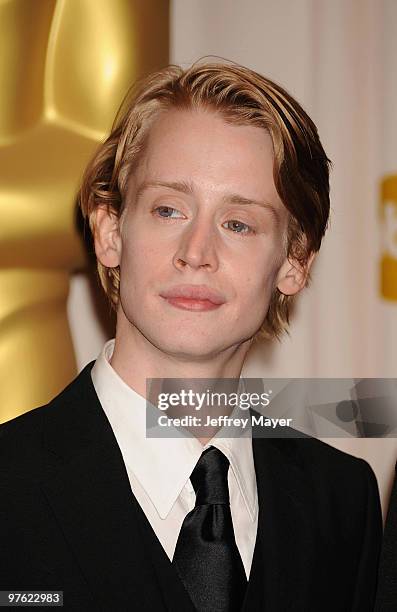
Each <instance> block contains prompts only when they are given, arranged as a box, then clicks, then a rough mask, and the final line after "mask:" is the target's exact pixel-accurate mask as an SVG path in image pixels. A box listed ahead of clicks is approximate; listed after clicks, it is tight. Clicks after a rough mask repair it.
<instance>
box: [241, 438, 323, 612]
mask: <svg viewBox="0 0 397 612" xmlns="http://www.w3.org/2000/svg"><path fill="white" fill-rule="evenodd" d="M254 435H255V433H254ZM274 435H275V436H276V435H279V436H282V435H284V436H285V429H284V431H282V432H280V431H278V432H277V431H275V432H274ZM252 442H253V454H254V464H255V472H256V479H257V487H258V503H259V515H258V532H257V539H256V544H255V551H254V556H253V561H252V567H251V573H250V578H249V583H248V588H247V595H246V599H245V606H244V608H243V609H244V611H245V612H248V611H251V610H252V611H253V610H259V609H260V610H265V611H269V612H276V611H280V612H281V611H284V610H310V601H311V599H312V594H313V591H312V588H313V585H312V584H311V579H310V576H311V575H313V572H312V571H311V567H312V566H313V564H314V559H315V541H314V538H313V532H314V530H313V521H314V515H313V513H312V499H313V492H312V491H311V490H310V484H309V483H308V482H307V481H306V480H305V478H304V472H303V470H302V469H301V467H300V465H299V456H298V445H297V440H296V439H294V438H285V437H284V438H281V437H280V438H276V437H274V438H256V437H254V438H253V441H252ZM301 443H302V442H300V444H301Z"/></svg>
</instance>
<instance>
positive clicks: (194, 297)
mask: <svg viewBox="0 0 397 612" xmlns="http://www.w3.org/2000/svg"><path fill="white" fill-rule="evenodd" d="M160 295H161V297H162V298H165V299H166V300H167V301H168V302H169V303H171V304H172V305H173V306H177V307H179V308H183V309H184V310H213V309H214V308H217V307H219V306H221V305H222V304H224V303H225V302H226V298H225V297H224V296H223V295H222V294H221V293H220V292H219V291H217V290H216V289H212V288H211V287H208V286H207V285H176V286H174V287H170V288H169V289H166V290H164V291H162V292H161V293H160Z"/></svg>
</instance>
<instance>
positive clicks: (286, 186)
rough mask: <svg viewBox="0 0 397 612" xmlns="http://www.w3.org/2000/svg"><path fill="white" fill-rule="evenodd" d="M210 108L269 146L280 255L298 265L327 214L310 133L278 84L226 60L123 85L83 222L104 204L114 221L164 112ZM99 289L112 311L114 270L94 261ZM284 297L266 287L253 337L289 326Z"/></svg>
mask: <svg viewBox="0 0 397 612" xmlns="http://www.w3.org/2000/svg"><path fill="white" fill-rule="evenodd" d="M171 108H173V109H175V108H180V109H195V108H206V109H212V110H213V111H215V112H218V113H220V114H221V116H222V117H223V118H224V119H225V121H227V122H229V123H233V124H237V125H253V126H257V127H261V128H264V129H265V130H267V131H268V133H269V134H270V136H271V139H272V142H273V149H274V169H273V176H274V182H275V186H276V189H277V192H278V194H279V196H280V198H281V200H282V202H283V203H284V205H285V207H286V208H287V210H288V211H289V213H290V215H289V224H288V231H287V256H288V258H289V259H294V260H296V261H298V262H299V264H300V265H302V266H304V265H305V263H306V262H307V260H308V258H309V256H310V254H311V253H313V252H316V251H318V250H319V248H320V245H321V240H322V237H323V235H324V233H325V230H326V227H327V223H328V216H329V206H330V204H329V166H330V164H331V162H330V160H329V159H328V158H327V156H326V154H325V152H324V149H323V147H322V145H321V142H320V139H319V136H318V132H317V128H316V126H315V124H314V123H313V121H312V120H311V119H310V117H309V116H308V115H307V114H306V112H305V111H304V110H303V109H302V107H301V106H300V105H299V104H298V102H297V101H296V100H295V99H294V98H293V97H292V96H291V95H290V94H288V93H287V92H286V91H285V90H284V89H283V88H282V87H280V86H279V85H277V84H276V83H274V82H273V81H271V80H270V79H267V78H265V77H263V76H262V75H260V74H258V73H257V72H254V71H253V70H250V69H249V68H246V67H244V66H240V65H238V64H235V63H232V62H230V63H229V62H228V63H226V62H222V63H207V62H205V63H203V62H202V61H199V62H196V63H195V64H193V65H192V66H191V67H190V68H188V69H186V70H183V69H182V68H181V67H180V66H174V65H170V66H167V67H166V68H163V69H162V70H159V71H158V72H155V73H153V74H151V75H149V76H148V77H146V78H145V79H143V80H142V81H140V82H138V83H137V84H136V85H135V86H134V87H132V88H131V90H130V92H129V93H128V94H127V96H126V98H125V100H124V102H123V104H122V106H121V108H120V111H119V113H118V115H117V117H116V119H115V122H114V125H113V127H112V131H111V134H110V136H109V137H108V138H107V140H106V141H105V142H104V143H103V144H102V145H101V146H100V147H99V148H98V150H97V151H96V153H95V156H94V157H93V159H92V160H91V162H90V164H89V165H88V167H87V169H86V172H85V174H84V177H83V182H82V185H81V189H80V192H79V203H80V207H81V211H82V214H83V217H84V219H85V220H86V219H88V221H89V225H90V229H91V232H92V233H93V235H94V233H95V216H96V210H97V208H98V206H100V205H102V206H103V205H104V204H105V205H107V206H108V208H109V210H113V211H114V212H115V214H117V215H118V217H120V216H121V214H122V212H123V209H124V202H125V195H126V190H127V182H128V178H129V177H130V175H131V173H133V172H134V170H135V169H136V167H137V166H138V164H139V161H140V159H141V157H142V152H143V149H144V146H145V143H146V140H147V135H148V132H149V130H150V126H151V124H152V122H153V121H154V120H155V119H156V117H157V116H158V114H159V113H160V112H162V111H164V110H167V109H171ZM97 268H98V274H99V278H100V281H101V284H102V286H103V288H104V290H105V292H106V294H107V296H108V298H109V300H110V302H111V305H112V306H113V307H114V308H115V309H116V308H117V305H118V301H119V286H120V270H119V267H116V268H107V267H105V266H103V265H102V264H101V263H100V262H99V261H97ZM291 301H292V296H286V295H283V294H282V293H281V292H280V291H279V290H278V289H275V290H274V293H273V295H272V297H271V300H270V304H269V309H268V313H267V316H266V318H265V321H264V322H263V324H262V326H261V328H260V330H259V332H258V333H257V334H256V337H255V339H258V338H270V337H279V336H280V335H281V333H282V331H283V330H286V328H287V326H288V323H289V310H290V305H291Z"/></svg>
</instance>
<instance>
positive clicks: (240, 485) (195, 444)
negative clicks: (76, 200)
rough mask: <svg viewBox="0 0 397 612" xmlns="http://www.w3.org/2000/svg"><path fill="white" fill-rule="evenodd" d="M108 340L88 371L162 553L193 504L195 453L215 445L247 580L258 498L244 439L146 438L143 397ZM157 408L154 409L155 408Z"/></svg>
mask: <svg viewBox="0 0 397 612" xmlns="http://www.w3.org/2000/svg"><path fill="white" fill-rule="evenodd" d="M113 348H114V339H113V340H109V341H108V342H107V343H106V344H105V346H104V348H103V350H102V352H101V354H100V355H99V357H98V359H97V360H96V362H95V364H94V367H93V368H92V371H91V377H92V381H93V384H94V387H95V391H96V393H97V395H98V398H99V401H100V403H101V405H102V408H103V410H104V412H105V414H106V417H107V419H108V421H109V423H110V425H111V427H112V430H113V432H114V435H115V437H116V440H117V443H118V445H119V447H120V450H121V453H122V456H123V459H124V463H125V466H126V470H127V473H128V477H129V481H130V485H131V490H132V492H133V494H134V496H135V497H136V499H137V500H138V503H139V504H140V506H141V508H142V510H143V511H144V513H145V514H146V517H147V519H148V521H149V522H150V524H151V526H152V528H153V530H154V532H155V534H156V535H157V537H158V539H159V541H160V543H161V544H162V546H163V548H164V550H165V552H166V554H167V555H168V557H169V558H170V560H172V557H173V555H174V551H175V546H176V542H177V539H178V535H179V531H180V529H181V526H182V523H183V520H184V518H185V516H186V515H187V514H188V512H190V511H191V510H192V509H193V508H194V505H195V497H196V496H195V492H194V489H193V486H192V484H191V481H190V474H191V473H192V471H193V469H194V467H195V465H196V463H197V461H198V459H199V457H200V455H201V453H202V452H203V450H205V449H206V448H208V446H216V447H217V448H218V449H219V450H220V451H222V452H223V453H224V454H225V455H226V457H227V458H228V459H229V462H230V469H229V472H228V483H229V494H230V507H231V514H232V520H233V526H234V533H235V538H236V543H237V546H238V549H239V551H240V555H241V558H242V561H243V564H244V568H245V572H246V574H247V578H248V577H249V573H250V569H251V563H252V557H253V553H254V547H255V540H256V532H257V524H258V495H257V488H256V476H255V469H254V461H253V453H252V437H251V430H250V429H249V435H244V436H240V437H234V438H222V437H221V435H218V434H221V431H220V432H218V434H217V435H216V436H215V437H214V438H212V440H211V441H210V442H208V444H207V445H206V446H203V445H202V444H201V443H200V442H199V440H197V439H196V438H194V437H187V436H186V437H182V436H180V437H177V438H170V437H168V438H164V437H163V438H160V437H157V438H150V437H149V438H147V437H146V399H145V398H144V397H142V396H141V395H139V394H138V393H137V392H136V391H134V389H132V388H131V387H129V386H128V385H127V384H126V383H125V382H124V381H123V380H122V378H120V376H119V375H118V374H117V373H116V371H115V370H114V369H113V368H112V366H111V365H110V363H109V360H110V358H111V356H112V353H113ZM156 410H157V408H156Z"/></svg>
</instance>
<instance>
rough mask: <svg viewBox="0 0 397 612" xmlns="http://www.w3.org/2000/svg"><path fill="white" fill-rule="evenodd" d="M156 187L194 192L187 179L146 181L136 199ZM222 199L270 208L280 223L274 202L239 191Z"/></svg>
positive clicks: (137, 192) (139, 189) (185, 192)
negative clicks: (240, 193) (239, 192)
mask: <svg viewBox="0 0 397 612" xmlns="http://www.w3.org/2000/svg"><path fill="white" fill-rule="evenodd" d="M156 187H165V188H167V189H172V190H173V191H178V192H179V193H184V194H186V195H192V194H193V185H192V184H191V183H187V182H186V181H145V182H143V183H142V184H141V185H140V186H139V187H138V189H137V191H136V194H135V198H136V200H138V199H139V198H140V197H141V196H142V194H143V193H144V192H145V191H146V190H147V189H155V188H156ZM222 200H223V202H224V203H225V204H239V205H242V206H260V207H261V208H265V209H267V210H269V211H270V212H271V213H272V215H273V216H274V218H275V221H276V223H277V224H279V223H280V214H279V211H278V210H277V208H275V207H274V206H273V205H272V204H269V202H263V201H260V200H252V199H251V198H246V197H244V196H242V195H239V194H238V193H228V194H225V195H224V196H223V198H222Z"/></svg>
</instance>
